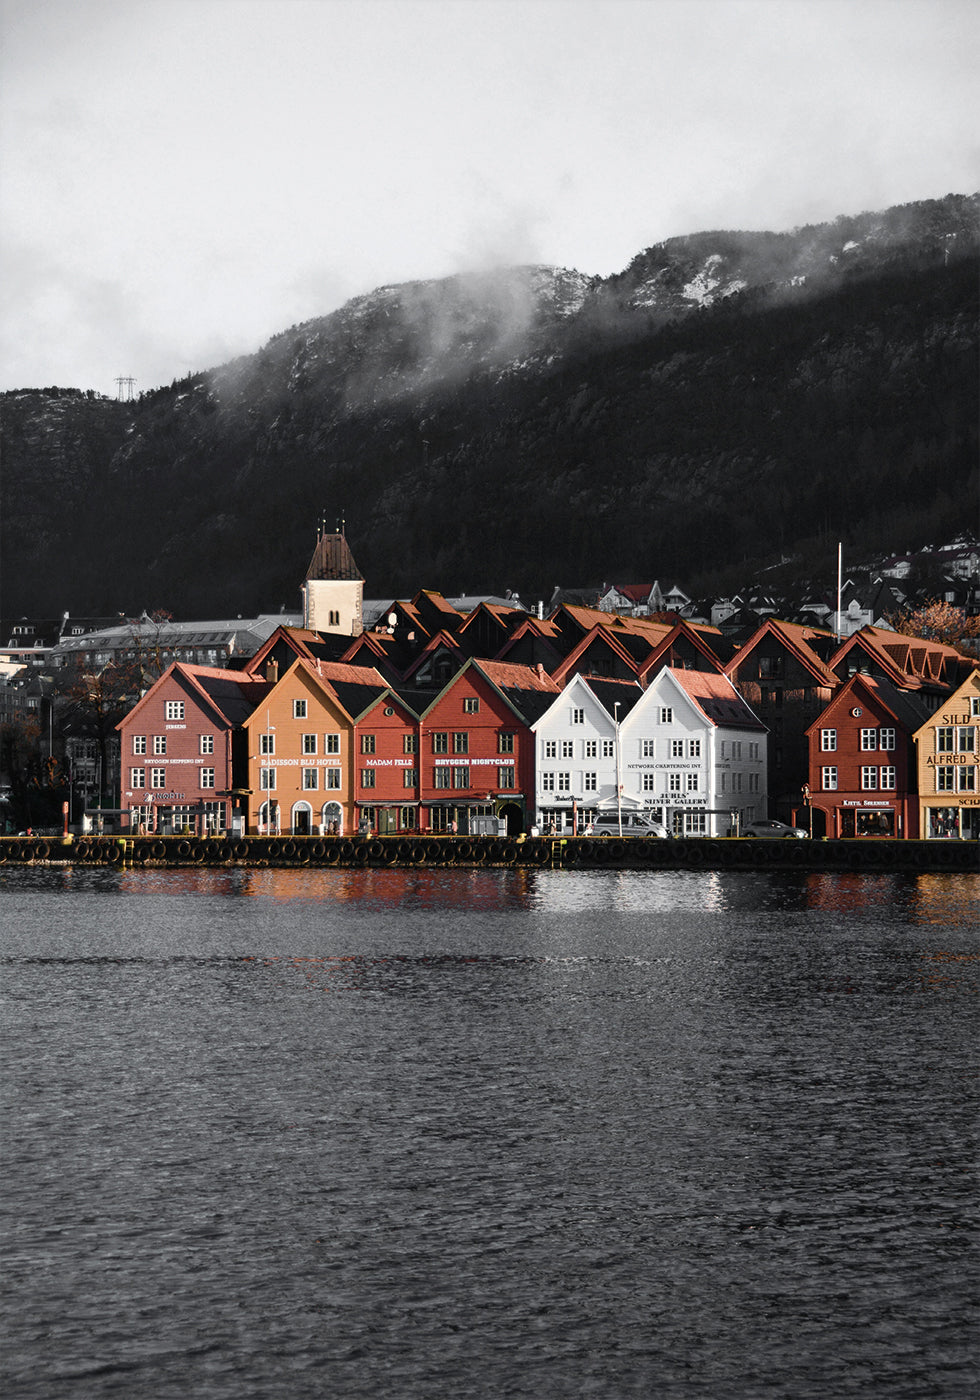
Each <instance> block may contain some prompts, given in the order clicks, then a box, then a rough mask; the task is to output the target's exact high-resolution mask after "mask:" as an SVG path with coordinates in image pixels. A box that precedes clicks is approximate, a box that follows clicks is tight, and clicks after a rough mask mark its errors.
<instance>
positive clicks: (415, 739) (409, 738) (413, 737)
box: [402, 734, 419, 753]
mask: <svg viewBox="0 0 980 1400" xmlns="http://www.w3.org/2000/svg"><path fill="white" fill-rule="evenodd" d="M418 751H419V736H418V735H417V734H403V735H402V753H418Z"/></svg>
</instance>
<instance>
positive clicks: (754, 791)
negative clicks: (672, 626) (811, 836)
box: [532, 668, 768, 836]
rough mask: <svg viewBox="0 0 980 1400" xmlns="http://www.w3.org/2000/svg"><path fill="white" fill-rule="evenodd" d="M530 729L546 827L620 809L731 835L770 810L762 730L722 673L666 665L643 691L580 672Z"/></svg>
mask: <svg viewBox="0 0 980 1400" xmlns="http://www.w3.org/2000/svg"><path fill="white" fill-rule="evenodd" d="M532 727H533V729H534V732H535V740H536V743H535V754H536V763H537V770H536V777H535V787H536V807H537V821H538V824H539V826H540V827H541V829H542V830H543V831H548V830H550V829H551V828H552V826H554V829H555V830H556V831H559V832H561V831H565V832H569V831H571V830H572V829H573V823H574V826H575V829H577V830H582V829H584V828H585V827H586V826H587V825H588V824H589V822H590V821H591V820H592V818H593V817H594V816H595V815H596V814H598V813H599V812H608V811H614V810H618V809H621V810H622V811H623V812H643V813H645V814H647V815H648V816H650V817H652V818H653V819H654V820H656V821H659V822H663V823H664V825H665V826H667V827H668V829H669V830H670V831H671V832H672V833H673V834H674V835H677V836H726V835H729V834H735V833H736V832H737V831H738V830H740V829H742V828H744V826H745V824H746V823H747V822H751V821H756V820H759V819H761V818H763V817H765V816H766V815H767V807H768V793H767V781H766V778H767V770H766V729H765V726H764V725H763V724H762V723H761V721H760V720H759V719H757V718H756V716H755V715H754V714H753V712H752V711H751V710H750V709H749V707H748V705H747V704H746V703H745V701H744V700H743V699H742V697H741V696H740V695H739V694H738V691H737V690H736V689H735V688H734V686H733V685H732V683H731V682H730V681H729V680H728V678H727V677H726V676H723V675H719V674H713V673H710V672H705V671H686V670H678V669H672V668H668V669H665V670H663V671H661V672H660V674H659V675H658V676H657V677H656V678H655V679H654V680H653V681H652V683H651V684H650V686H649V688H648V689H647V690H645V691H644V690H642V689H641V688H640V687H639V686H638V685H636V684H635V683H631V682H627V681H607V680H602V679H599V678H598V677H595V676H589V677H584V676H575V677H574V678H573V679H572V680H571V681H570V683H569V685H568V686H567V687H566V689H565V690H563V691H562V693H561V695H559V696H557V697H556V699H555V701H554V703H553V704H552V705H551V706H550V707H549V709H548V710H547V711H546V712H545V714H544V715H542V716H541V718H540V719H539V720H538V721H537V722H536V724H535V725H533V726H532Z"/></svg>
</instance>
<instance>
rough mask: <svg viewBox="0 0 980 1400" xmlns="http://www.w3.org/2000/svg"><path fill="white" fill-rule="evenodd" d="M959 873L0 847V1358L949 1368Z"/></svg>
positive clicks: (39, 1364)
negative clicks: (267, 858) (215, 863)
mask: <svg viewBox="0 0 980 1400" xmlns="http://www.w3.org/2000/svg"><path fill="white" fill-rule="evenodd" d="M978 897H980V880H978V878H977V877H969V876H963V875H931V874H930V875H914V876H913V875H895V874H892V875H878V874H874V875H861V874H856V873H842V874H818V875H807V874H797V873H795V872H792V871H785V872H782V871H778V872H762V871H759V872H755V871H753V872H745V873H735V872H710V873H709V872H699V871H677V872H629V873H618V872H605V871H603V872H595V873H586V872H541V871H486V870H475V871H435V870H428V871H427V870H414V871H391V870H378V871H374V870H358V871H310V870H282V871H280V870H261V871H260V870H254V871H249V870H227V871H215V870H174V871H146V870H144V871H110V870H105V871H102V870H86V869H78V870H71V871H69V870H65V871H59V870H33V869H17V870H6V869H5V870H4V871H3V872H2V873H0V960H2V962H3V977H2V982H0V991H2V995H3V1013H4V1027H5V1032H6V1043H5V1051H4V1066H3V1068H4V1073H3V1075H2V1076H0V1094H2V1096H3V1103H2V1112H3V1115H4V1124H5V1128H4V1142H3V1149H4V1150H3V1171H4V1190H3V1196H2V1201H0V1210H3V1211H5V1212H6V1214H5V1218H4V1221H3V1227H2V1228H3V1234H4V1246H5V1260H4V1265H5V1267H4V1271H3V1278H2V1284H3V1286H4V1288H5V1291H6V1315H5V1338H4V1347H3V1349H2V1354H0V1371H2V1374H0V1388H2V1394H3V1396H4V1400H116V1397H120V1398H121V1400H130V1397H133V1396H138V1397H139V1398H140V1400H188V1397H193V1400H321V1397H324V1396H330V1397H335V1396H336V1397H338V1400H448V1398H449V1397H452V1400H496V1397H498V1396H499V1397H503V1396H506V1397H508V1400H511V1398H513V1400H552V1397H556V1398H557V1397H561V1400H576V1398H577V1397H580V1396H581V1397H585V1396H588V1397H590V1400H650V1397H655V1400H789V1398H790V1397H791V1398H792V1400H847V1397H851V1396H853V1397H858V1396H864V1397H879V1396H880V1397H882V1400H922V1397H925V1396H936V1397H942V1400H960V1397H963V1400H966V1397H967V1396H972V1395H973V1394H974V1393H975V1383H976V1364H975V1363H976V1355H975V1337H974V1334H973V1332H972V1331H971V1317H972V1314H971V1299H970V1290H969V1288H968V1287H967V1282H966V1281H967V1280H968V1279H969V1277H970V1271H971V1268H972V1265H973V1259H974V1256H973V1254H972V1252H971V1250H972V1242H973V1239H974V1238H975V1237H974V1235H973V1234H972V1233H971V1231H972V1230H973V1222H974V1221H975V1185H976V1183H975V1165H976V1156H977V1143H976V1136H977V1115H976V1103H975V1088H976V1080H975V1060H976V1024H975V1013H976V1005H977V990H978V975H977V974H978V967H980V963H978V954H980V948H978V930H977V923H976V907H977V901H978Z"/></svg>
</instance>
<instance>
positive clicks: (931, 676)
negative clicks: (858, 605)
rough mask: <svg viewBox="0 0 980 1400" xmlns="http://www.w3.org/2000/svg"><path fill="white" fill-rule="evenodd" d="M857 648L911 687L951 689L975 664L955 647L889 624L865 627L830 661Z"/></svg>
mask: <svg viewBox="0 0 980 1400" xmlns="http://www.w3.org/2000/svg"><path fill="white" fill-rule="evenodd" d="M853 651H864V652H865V653H866V654H867V655H868V656H869V658H872V659H873V660H874V661H875V662H876V663H877V664H878V666H880V668H881V669H882V670H883V671H884V672H885V674H886V676H888V677H889V679H891V680H893V681H894V682H895V684H897V685H900V686H902V687H904V688H906V689H909V690H917V689H919V688H920V687H921V686H923V685H926V686H932V687H933V688H934V689H940V690H947V689H950V688H952V687H953V686H955V685H956V684H957V683H958V682H959V680H960V679H961V677H962V676H963V675H964V673H965V672H968V671H969V670H970V669H971V668H972V667H973V665H975V662H974V661H973V660H972V659H971V658H970V657H968V656H964V655H963V654H962V653H961V652H958V651H957V650H956V648H955V647H950V646H945V645H944V644H943V643H942V642H931V641H925V640H923V639H922V638H921V637H908V636H905V635H904V633H901V632H893V631H891V630H890V629H889V628H887V627H861V628H860V629H859V630H858V631H857V632H855V633H854V634H853V636H850V637H848V638H847V640H846V641H845V642H844V643H843V644H842V645H841V646H840V647H839V648H838V649H837V651H836V652H835V653H834V655H833V656H832V657H831V658H830V665H831V666H834V667H838V666H841V665H842V664H843V663H844V661H845V660H846V659H847V657H848V655H849V653H851V652H853Z"/></svg>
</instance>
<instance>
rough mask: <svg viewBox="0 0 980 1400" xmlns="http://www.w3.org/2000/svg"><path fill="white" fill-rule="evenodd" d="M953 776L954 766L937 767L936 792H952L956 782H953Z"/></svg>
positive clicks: (954, 773) (954, 772)
mask: <svg viewBox="0 0 980 1400" xmlns="http://www.w3.org/2000/svg"><path fill="white" fill-rule="evenodd" d="M955 778H956V769H955V768H937V769H936V791H937V792H953V791H954V789H955V786H956V784H955Z"/></svg>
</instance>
